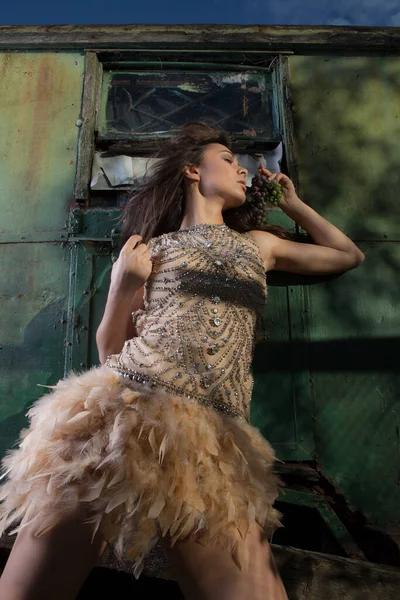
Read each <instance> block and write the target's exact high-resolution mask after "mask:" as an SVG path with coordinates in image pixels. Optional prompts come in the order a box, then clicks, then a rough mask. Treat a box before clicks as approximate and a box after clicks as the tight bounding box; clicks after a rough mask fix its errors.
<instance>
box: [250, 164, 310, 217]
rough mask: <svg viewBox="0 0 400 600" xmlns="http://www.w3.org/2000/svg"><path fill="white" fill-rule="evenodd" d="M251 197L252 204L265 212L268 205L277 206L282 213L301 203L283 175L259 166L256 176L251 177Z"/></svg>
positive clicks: (287, 178) (290, 183) (291, 185)
mask: <svg viewBox="0 0 400 600" xmlns="http://www.w3.org/2000/svg"><path fill="white" fill-rule="evenodd" d="M251 196H252V198H253V201H254V203H257V204H261V207H262V208H264V209H265V210H266V208H267V205H268V203H270V204H272V205H274V206H279V208H281V209H282V210H283V211H285V208H292V207H294V206H295V205H296V204H297V203H298V202H301V200H300V198H299V197H298V196H297V193H296V190H295V187H294V185H293V183H292V181H291V180H290V179H289V177H288V176H287V175H284V174H283V173H271V171H269V170H268V169H266V168H265V167H263V166H262V165H260V166H259V167H258V169H257V174H256V175H255V177H253V180H252V186H251Z"/></svg>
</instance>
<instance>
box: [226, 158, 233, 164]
mask: <svg viewBox="0 0 400 600" xmlns="http://www.w3.org/2000/svg"><path fill="white" fill-rule="evenodd" d="M224 160H227V161H228V162H230V163H231V164H232V163H233V160H229V158H224Z"/></svg>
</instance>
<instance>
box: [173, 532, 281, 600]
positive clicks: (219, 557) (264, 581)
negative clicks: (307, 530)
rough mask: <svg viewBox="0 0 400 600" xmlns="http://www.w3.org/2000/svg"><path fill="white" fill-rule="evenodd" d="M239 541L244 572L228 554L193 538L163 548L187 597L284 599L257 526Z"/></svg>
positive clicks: (195, 599)
mask: <svg viewBox="0 0 400 600" xmlns="http://www.w3.org/2000/svg"><path fill="white" fill-rule="evenodd" d="M243 544H245V546H246V547H247V549H248V553H249V564H248V570H247V572H242V571H240V570H239V569H238V567H237V566H236V564H235V563H234V561H233V559H232V558H231V556H230V555H229V554H228V553H227V552H224V551H222V550H218V549H216V548H206V547H204V546H202V545H201V544H199V543H198V542H196V541H194V540H188V541H186V540H185V541H183V542H177V543H176V544H175V545H174V547H173V548H170V547H169V545H168V541H167V540H165V541H164V549H165V551H166V554H167V556H168V558H169V560H170V562H171V565H172V568H173V569H174V571H175V575H176V578H177V580H178V583H179V585H180V588H181V590H182V593H183V594H184V596H185V598H187V600H243V599H244V598H245V599H246V600H288V598H287V595H286V591H285V588H284V585H283V583H282V580H281V578H280V576H279V573H278V569H277V567H276V563H275V560H274V558H273V556H272V552H271V547H270V545H269V543H268V541H267V540H262V538H261V530H260V528H259V527H258V526H256V527H254V528H253V530H252V531H251V532H249V534H248V536H247V538H246V540H244V542H243Z"/></svg>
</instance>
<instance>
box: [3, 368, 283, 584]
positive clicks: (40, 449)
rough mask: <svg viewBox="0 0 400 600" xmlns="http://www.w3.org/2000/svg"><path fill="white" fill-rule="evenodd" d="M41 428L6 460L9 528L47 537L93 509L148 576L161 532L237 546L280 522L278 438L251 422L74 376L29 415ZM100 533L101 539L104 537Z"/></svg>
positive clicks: (93, 519) (134, 386) (98, 524)
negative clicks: (256, 529)
mask: <svg viewBox="0 0 400 600" xmlns="http://www.w3.org/2000/svg"><path fill="white" fill-rule="evenodd" d="M27 416H28V417H29V422H30V426H29V428H27V429H23V430H22V431H21V433H20V439H19V446H18V447H16V448H15V449H12V450H9V451H8V452H7V454H6V456H5V457H4V459H3V461H2V472H3V474H2V478H6V480H5V482H4V483H3V484H2V485H1V487H0V536H1V535H2V534H3V532H4V531H6V530H7V529H8V528H9V527H10V525H12V524H15V523H16V522H18V527H17V528H16V529H14V530H13V531H11V532H10V533H9V534H12V533H15V532H18V531H20V530H21V528H23V527H26V526H27V525H30V524H32V525H33V524H34V525H35V529H34V531H35V535H37V536H38V535H41V534H44V533H45V532H46V531H48V530H50V529H51V528H52V527H54V526H55V525H56V524H58V523H60V522H61V521H62V520H63V519H64V518H68V517H70V516H73V515H76V514H78V513H77V511H79V510H80V508H81V507H82V506H84V507H85V509H86V511H87V512H85V515H88V516H87V518H86V519H85V520H86V521H87V522H88V523H89V524H90V525H91V526H92V529H93V538H94V536H95V534H96V532H97V531H98V530H100V532H101V533H102V535H103V536H104V538H105V539H106V540H107V541H108V542H109V543H110V544H113V545H114V550H115V552H116V554H117V556H119V557H120V559H121V560H125V559H127V560H131V561H133V562H134V565H135V567H134V574H135V577H136V578H138V577H139V576H140V573H141V572H142V570H143V566H144V562H145V559H146V556H147V555H148V553H149V552H150V550H151V549H152V548H153V547H154V546H155V545H156V544H157V542H158V541H159V540H160V538H161V537H165V536H168V537H169V538H170V543H171V546H172V545H174V544H175V543H176V542H177V541H179V540H184V539H188V537H189V536H190V538H191V539H195V540H196V541H198V542H200V543H202V544H203V545H206V546H216V547H219V548H222V549H224V550H226V551H228V552H229V553H230V554H231V556H232V558H233V560H234V561H235V563H236V564H237V566H238V567H239V568H240V569H242V570H243V569H244V565H245V564H246V558H245V557H244V556H243V555H242V553H243V548H242V545H241V543H240V542H241V540H243V539H244V538H245V537H246V534H247V531H248V529H249V527H250V526H251V525H252V523H254V522H257V523H258V524H259V525H260V526H261V527H262V528H263V529H264V531H265V533H266V535H269V534H271V533H272V532H273V531H274V530H275V529H276V528H277V527H279V526H280V525H281V524H280V521H279V517H280V515H279V513H278V512H277V511H276V510H275V509H274V508H273V504H274V501H275V499H276V497H277V495H278V490H279V484H280V482H279V479H278V477H277V476H276V475H275V474H274V473H273V472H272V467H273V464H274V461H275V457H274V453H273V451H272V448H271V447H270V445H269V443H268V442H267V441H266V440H265V439H264V438H263V436H262V435H261V433H260V431H259V430H258V429H257V428H256V427H254V426H252V425H251V424H249V423H247V422H246V421H245V420H244V419H238V418H234V417H230V416H228V415H225V414H222V413H220V412H217V411H215V410H213V409H212V408H210V407H206V406H203V405H201V404H199V403H197V402H195V401H191V400H187V399H186V398H185V397H178V396H173V395H171V394H169V393H167V392H165V391H163V390H161V389H157V390H155V389H154V388H153V389H152V388H149V387H146V386H145V385H142V384H139V383H134V382H130V381H129V380H128V383H126V380H124V379H122V378H121V377H119V376H118V375H117V374H116V373H114V371H112V370H111V369H110V368H108V367H106V366H102V367H95V368H92V369H90V370H89V371H87V372H85V373H83V374H75V373H70V374H69V375H68V376H67V377H66V378H65V379H62V380H61V381H59V382H58V384H57V385H56V386H54V388H53V389H52V391H51V392H50V393H47V394H46V395H44V396H42V397H41V398H39V400H37V401H36V402H35V403H34V404H33V406H32V407H31V409H30V410H29V411H28V413H27ZM93 538H92V539H93Z"/></svg>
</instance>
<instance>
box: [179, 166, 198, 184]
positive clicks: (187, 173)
mask: <svg viewBox="0 0 400 600" xmlns="http://www.w3.org/2000/svg"><path fill="white" fill-rule="evenodd" d="M182 173H183V176H184V177H186V178H187V179H190V180H191V181H199V180H200V169H199V168H198V167H195V166H194V165H192V166H190V167H189V166H186V167H184V168H183V169H182Z"/></svg>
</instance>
